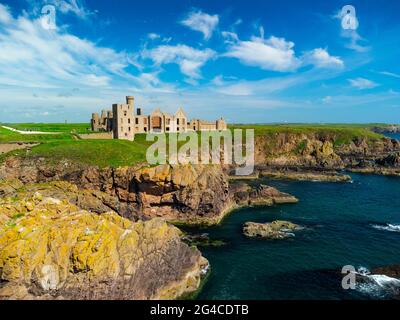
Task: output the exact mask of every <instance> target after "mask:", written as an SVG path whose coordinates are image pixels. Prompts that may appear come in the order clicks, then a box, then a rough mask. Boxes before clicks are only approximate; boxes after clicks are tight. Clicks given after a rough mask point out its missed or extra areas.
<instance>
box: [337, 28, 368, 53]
mask: <svg viewBox="0 0 400 320" xmlns="http://www.w3.org/2000/svg"><path fill="white" fill-rule="evenodd" d="M341 36H342V37H343V38H346V39H349V42H347V43H346V44H345V47H346V48H348V49H351V50H354V51H357V52H360V53H363V52H367V51H369V50H370V49H371V47H369V46H367V45H365V44H363V43H366V40H365V39H364V38H363V37H361V36H360V34H359V33H358V32H357V31H356V30H344V29H342V31H341Z"/></svg>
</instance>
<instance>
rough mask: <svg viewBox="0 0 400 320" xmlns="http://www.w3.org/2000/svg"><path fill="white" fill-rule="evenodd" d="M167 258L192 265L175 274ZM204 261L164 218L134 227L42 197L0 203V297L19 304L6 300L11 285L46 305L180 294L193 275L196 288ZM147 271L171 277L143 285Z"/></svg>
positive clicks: (116, 218)
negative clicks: (166, 290) (168, 290)
mask: <svg viewBox="0 0 400 320" xmlns="http://www.w3.org/2000/svg"><path fill="white" fill-rule="evenodd" d="M175 255H176V256H175ZM171 257H172V258H171ZM188 257H189V258H188ZM169 259H172V262H173V263H175V264H179V259H182V260H187V261H188V262H187V263H186V264H184V263H183V264H182V267H181V269H177V270H173V268H171V267H170V266H169V264H170V263H171V261H169ZM174 259H175V260H174ZM202 259H204V258H202V257H201V255H200V253H199V252H198V251H193V249H192V248H189V247H188V246H187V245H185V244H183V243H182V242H181V241H180V231H179V230H178V229H177V228H175V227H173V226H170V225H168V224H167V223H166V222H165V221H164V220H161V219H153V220H150V221H146V222H143V221H139V222H132V221H129V220H127V219H124V218H122V217H120V216H119V215H118V214H116V213H115V212H109V213H104V214H101V215H97V214H93V213H91V212H88V211H84V210H81V209H80V208H79V207H77V206H75V205H72V204H70V203H68V202H67V201H59V200H58V199H52V198H46V197H43V196H41V195H40V194H35V195H34V196H33V197H31V198H29V199H18V200H16V199H11V198H5V199H4V198H3V199H1V200H0V279H1V280H2V281H3V283H6V285H3V286H0V298H18V297H17V296H15V295H9V294H8V293H9V292H12V290H10V286H11V287H13V286H16V288H19V287H20V286H24V287H25V288H27V290H28V291H30V290H31V289H34V290H33V292H36V296H44V295H49V296H46V297H47V298H48V297H53V298H56V297H63V298H78V299H80V298H81V299H97V298H99V299H114V298H115V299H151V298H158V297H160V296H159V293H158V292H163V291H164V287H167V288H170V287H171V286H172V287H175V286H177V287H179V289H177V290H176V292H178V293H179V294H182V291H184V290H183V289H182V286H186V283H187V279H188V278H192V277H193V273H194V275H195V276H194V277H195V278H196V280H198V281H199V279H200V277H201V270H200V269H198V268H199V261H203V260H202ZM164 260H168V262H167V263H165V265H159V264H160V263H162V262H163V261H164ZM148 268H149V269H150V271H151V273H153V272H158V271H159V272H160V273H162V272H164V273H165V274H166V275H168V273H170V274H169V275H168V277H167V276H165V279H163V277H164V276H163V275H160V279H162V281H160V279H157V278H156V277H152V278H149V279H146V272H148V271H149V270H148ZM157 268H159V269H160V270H157ZM174 272H176V274H174ZM141 273H143V275H141ZM189 274H190V276H189ZM127 279H128V280H127ZM144 280H146V281H144ZM143 281H144V282H143ZM198 281H197V282H198ZM197 282H196V283H197ZM182 283H185V285H183V284H182ZM111 284H112V285H113V286H114V287H115V289H112V288H114V287H113V286H111ZM117 289H118V290H117ZM85 290H87V291H88V292H85ZM190 290H196V288H195V287H193V286H190ZM18 292H24V293H25V291H24V290H22V291H21V290H18ZM37 292H41V294H40V295H37ZM25 297H26V296H25ZM32 297H34V296H32ZM163 297H165V298H176V296H174V295H168V296H165V295H163Z"/></svg>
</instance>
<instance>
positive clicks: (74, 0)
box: [27, 0, 96, 20]
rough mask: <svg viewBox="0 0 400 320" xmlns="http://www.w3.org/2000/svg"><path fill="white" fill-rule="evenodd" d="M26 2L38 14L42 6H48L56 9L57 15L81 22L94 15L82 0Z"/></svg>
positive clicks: (30, 0)
mask: <svg viewBox="0 0 400 320" xmlns="http://www.w3.org/2000/svg"><path fill="white" fill-rule="evenodd" d="M27 2H28V3H30V4H31V6H33V7H34V9H35V11H37V13H38V12H40V10H41V7H42V6H44V5H46V4H50V5H54V6H55V7H56V11H57V13H62V14H72V15H75V16H76V17H78V18H80V19H83V20H86V19H88V18H89V17H91V16H93V15H94V14H96V11H95V10H90V9H89V8H88V7H87V6H86V5H85V3H84V0H52V1H48V0H41V1H35V0H27Z"/></svg>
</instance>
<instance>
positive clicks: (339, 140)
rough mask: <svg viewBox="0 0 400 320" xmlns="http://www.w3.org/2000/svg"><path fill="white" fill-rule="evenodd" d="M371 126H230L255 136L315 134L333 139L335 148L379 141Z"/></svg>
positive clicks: (377, 134) (380, 136) (378, 136)
mask: <svg viewBox="0 0 400 320" xmlns="http://www.w3.org/2000/svg"><path fill="white" fill-rule="evenodd" d="M373 126H374V125H372V124H329V125H323V124H271V125H269V124H256V125H240V124H239V125H232V126H229V127H230V128H231V129H254V134H255V135H256V136H262V135H273V134H276V133H293V134H317V135H319V136H321V137H333V138H334V144H335V145H336V146H339V145H342V144H346V143H349V142H350V141H351V140H353V139H355V138H367V139H370V140H376V139H380V138H382V137H383V136H382V135H381V134H379V133H375V132H373V131H371V130H370V128H371V127H373Z"/></svg>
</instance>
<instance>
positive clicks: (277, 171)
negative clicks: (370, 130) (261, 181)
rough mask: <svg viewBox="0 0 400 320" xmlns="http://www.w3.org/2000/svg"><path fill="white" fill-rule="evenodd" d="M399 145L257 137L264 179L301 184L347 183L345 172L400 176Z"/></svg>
mask: <svg viewBox="0 0 400 320" xmlns="http://www.w3.org/2000/svg"><path fill="white" fill-rule="evenodd" d="M399 160H400V142H399V141H398V140H395V139H390V138H385V137H378V138H369V137H363V136H353V137H346V138H343V137H341V136H340V134H337V133H329V132H328V133H326V132H325V133H318V132H309V133H274V134H264V135H259V136H256V140H255V162H256V166H257V170H258V171H259V172H260V174H261V175H265V176H270V177H277V178H292V179H299V180H322V181H346V180H349V177H348V176H347V177H346V176H345V175H338V172H340V171H342V170H348V171H350V172H353V171H354V172H365V173H377V174H387V175H400V165H399V163H400V161H399Z"/></svg>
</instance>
